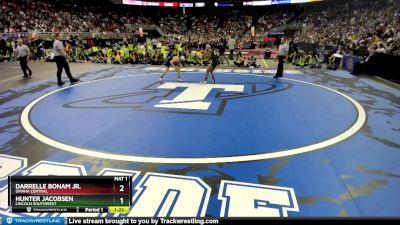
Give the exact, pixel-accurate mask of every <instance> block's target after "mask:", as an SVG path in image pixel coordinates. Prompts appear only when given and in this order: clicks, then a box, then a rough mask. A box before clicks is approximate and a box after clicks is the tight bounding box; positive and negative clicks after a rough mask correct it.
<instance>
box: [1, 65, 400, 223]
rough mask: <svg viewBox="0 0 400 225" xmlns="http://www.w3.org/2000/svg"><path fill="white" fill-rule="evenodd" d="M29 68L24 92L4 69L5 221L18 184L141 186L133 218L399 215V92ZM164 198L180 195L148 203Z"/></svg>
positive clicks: (225, 75) (347, 82)
mask: <svg viewBox="0 0 400 225" xmlns="http://www.w3.org/2000/svg"><path fill="white" fill-rule="evenodd" d="M268 64H269V66H270V67H269V69H273V68H274V66H275V63H274V62H269V63H268ZM30 66H31V68H32V70H33V73H34V74H33V78H31V79H28V80H23V79H22V76H21V72H20V69H19V65H18V64H16V63H7V64H6V63H3V64H0V74H1V77H0V131H1V136H0V146H1V152H0V172H1V175H2V177H1V178H0V187H1V188H0V191H1V192H0V195H1V196H0V214H4V215H12V213H11V212H10V208H9V207H8V205H7V176H8V175H12V174H23V175H86V174H88V175H97V174H98V175H110V174H131V175H133V176H134V181H133V183H134V186H136V189H135V195H134V199H133V201H134V202H135V203H137V205H140V204H144V205H141V208H138V207H133V208H132V210H131V211H130V214H129V216H212V217H218V216H230V217H231V216H232V217H235V216H282V217H285V216H288V217H340V216H355V217H358V216H363V217H369V216H373V217H375V216H378V217H380V216H392V217H398V216H400V204H399V202H400V191H399V187H400V166H399V163H398V162H399V160H400V135H399V134H400V101H399V99H400V88H399V86H397V85H395V84H390V83H388V82H385V81H382V80H381V79H376V78H371V77H362V76H361V77H354V76H352V75H350V74H349V73H348V72H346V71H326V70H311V69H298V68H291V67H290V66H288V68H286V69H287V70H286V71H285V74H284V78H283V79H274V78H273V77H272V76H273V75H274V74H273V73H274V71H271V70H268V69H266V68H265V66H264V69H237V68H230V69H229V68H220V69H218V70H217V71H216V78H217V84H210V83H209V84H206V85H205V84H200V83H199V82H200V81H201V80H202V78H203V76H204V71H205V69H203V68H197V67H190V68H185V69H184V70H183V72H182V79H183V82H177V77H176V74H175V73H174V72H170V73H169V74H168V75H167V76H166V78H165V79H164V81H162V82H160V81H159V80H158V78H159V76H160V73H161V71H162V69H163V68H161V67H153V66H143V65H138V66H128V65H121V66H119V65H116V66H113V65H101V64H73V63H71V64H70V66H71V71H72V72H73V74H76V76H77V77H80V79H81V82H79V83H77V84H75V85H69V84H68V83H67V84H66V85H64V86H63V87H61V88H60V87H58V86H57V85H56V80H55V70H56V67H55V65H54V64H52V63H42V62H37V63H31V64H30ZM64 79H66V77H64ZM151 180H152V181H153V183H154V185H156V187H157V188H158V189H154V187H155V186H154V185H153V186H151V182H150V181H151ZM175 181H177V182H178V181H179V182H180V183H179V182H178V184H177V186H176V187H174V186H173V183H174V182H175ZM193 181H195V182H194V183H193ZM191 182H192V183H191ZM189 184H190V185H199V186H198V187H201V188H199V190H197V189H196V188H189V187H191V186H190V185H189ZM171 185H172V186H171ZM185 185H186V186H187V187H186V186H185ZM150 187H153V188H150ZM185 187H186V188H185ZM196 187H197V186H196ZM163 188H164V189H166V190H176V191H177V192H176V193H178V194H175V195H173V194H171V193H172V192H171V193H170V192H167V194H165V196H163V199H160V200H159V201H158V200H157V198H156V197H154V195H153V196H152V197H151V196H149V195H145V194H143V193H144V192H146V191H147V192H148V193H151V192H150V190H153V189H154V190H153V191H155V192H157V191H158V190H159V189H163ZM145 190H146V191H145ZM188 190H189V191H191V195H192V196H191V198H188V196H186V195H185V194H184V193H187V192H188ZM195 190H197V191H195ZM168 193H169V194H168ZM196 193H197V194H198V196H199V197H198V198H197V197H194V196H197V195H196ZM171 196H172V197H171ZM177 196H180V197H177ZM184 196H186V197H184ZM140 198H141V199H146V198H148V199H146V200H148V201H139V199H140ZM169 198H170V200H171V199H173V200H171V202H169V203H168V201H169V200H168V199H169ZM193 199H198V201H195V200H193ZM161 200H162V201H161ZM160 201H161V203H160ZM138 202H141V203H140V204H139V203H138ZM143 202H146V203H143ZM178 203H181V204H178ZM143 206H145V207H143ZM151 206H154V207H156V208H158V207H160V208H159V209H162V210H161V211H160V210H157V212H156V214H154V212H153V211H151V210H150V209H151ZM161 206H162V207H161ZM144 209H147V211H146V210H144ZM30 215H32V214H30ZM44 215H46V214H34V216H44ZM80 215H83V214H80ZM88 215H93V216H107V214H106V213H101V214H85V216H88ZM114 216H117V215H114ZM120 216H121V215H120Z"/></svg>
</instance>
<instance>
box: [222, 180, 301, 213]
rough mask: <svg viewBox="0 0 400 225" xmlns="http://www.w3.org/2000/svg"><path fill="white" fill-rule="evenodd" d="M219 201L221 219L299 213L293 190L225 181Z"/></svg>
mask: <svg viewBox="0 0 400 225" xmlns="http://www.w3.org/2000/svg"><path fill="white" fill-rule="evenodd" d="M243 196H246V197H243ZM218 199H219V200H222V207H221V213H220V216H221V217H282V216H283V217H287V216H288V214H287V211H295V212H298V211H299V207H298V205H297V200H296V196H295V194H294V190H293V188H286V187H276V186H268V185H259V184H249V183H242V182H234V181H225V180H224V181H222V182H221V186H220V188H219V194H218Z"/></svg>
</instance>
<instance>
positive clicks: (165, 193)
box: [128, 173, 211, 217]
mask: <svg viewBox="0 0 400 225" xmlns="http://www.w3.org/2000/svg"><path fill="white" fill-rule="evenodd" d="M135 189H136V190H137V192H136V193H135V195H134V197H133V199H134V200H133V208H132V210H131V211H130V213H129V215H128V216H143V217H199V216H205V213H206V209H207V205H208V200H209V198H210V193H211V188H210V187H209V186H208V185H207V184H206V183H204V182H203V181H202V180H201V179H199V178H197V177H188V176H178V175H168V174H158V173H147V174H146V175H145V176H144V177H143V179H142V180H141V181H140V183H139V184H138V185H137V187H136V188H135ZM189 202H190V204H188V203H189Z"/></svg>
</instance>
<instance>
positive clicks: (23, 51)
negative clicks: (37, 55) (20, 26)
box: [17, 39, 32, 78]
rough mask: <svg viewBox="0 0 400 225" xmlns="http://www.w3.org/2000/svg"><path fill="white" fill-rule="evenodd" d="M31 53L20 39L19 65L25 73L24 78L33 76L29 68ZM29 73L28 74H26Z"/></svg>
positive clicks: (18, 49) (18, 47) (18, 50)
mask: <svg viewBox="0 0 400 225" xmlns="http://www.w3.org/2000/svg"><path fill="white" fill-rule="evenodd" d="M30 53H31V51H30V50H29V48H28V46H26V45H25V44H24V43H23V42H22V39H18V46H17V57H18V58H19V64H20V65H21V69H22V72H24V78H27V77H31V76H32V70H31V69H29V67H28V56H29V54H30ZM26 71H28V72H29V75H28V73H27V72H26Z"/></svg>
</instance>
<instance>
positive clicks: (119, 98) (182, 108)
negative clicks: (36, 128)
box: [63, 82, 293, 116]
mask: <svg viewBox="0 0 400 225" xmlns="http://www.w3.org/2000/svg"><path fill="white" fill-rule="evenodd" d="M292 86H293V85H292V84H290V83H285V82H279V83H273V82H246V83H237V84H235V83H231V84H206V85H205V84H199V83H193V82H155V83H152V84H150V85H149V86H146V87H144V88H142V90H141V91H138V92H132V93H123V94H115V95H109V96H99V97H94V98H87V99H81V100H76V101H72V102H68V103H65V104H64V105H63V106H64V107H66V108H80V109H85V108H87V109H89V108H130V109H133V110H136V111H147V112H165V113H182V114H200V115H213V116H221V115H222V114H223V112H224V110H225V106H226V105H227V104H228V101H230V100H235V99H240V98H248V97H254V96H258V95H266V94H271V93H275V92H279V91H284V90H287V89H289V88H291V87H292Z"/></svg>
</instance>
